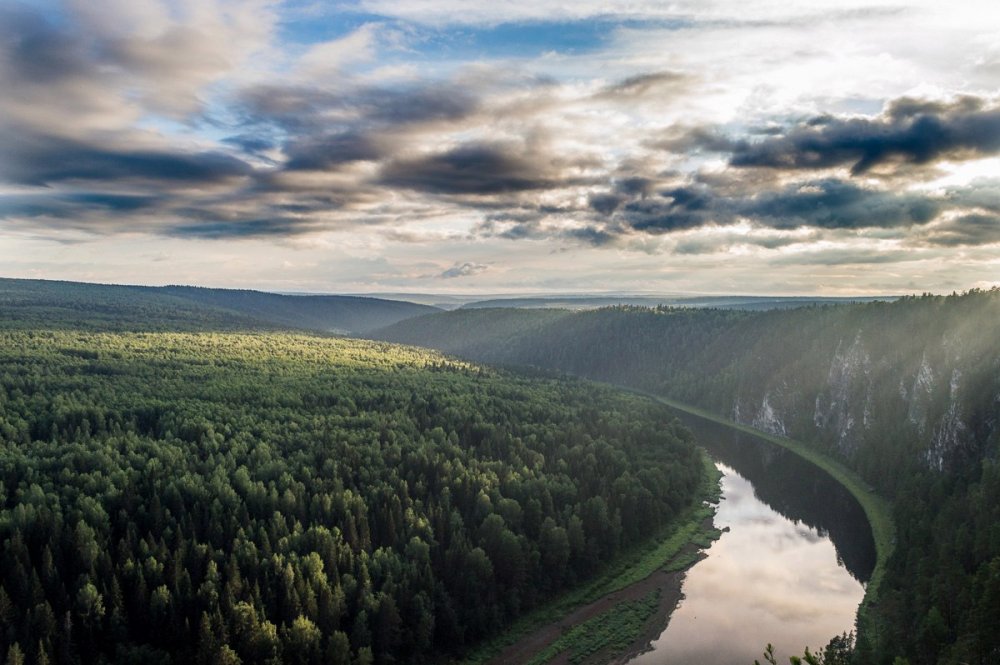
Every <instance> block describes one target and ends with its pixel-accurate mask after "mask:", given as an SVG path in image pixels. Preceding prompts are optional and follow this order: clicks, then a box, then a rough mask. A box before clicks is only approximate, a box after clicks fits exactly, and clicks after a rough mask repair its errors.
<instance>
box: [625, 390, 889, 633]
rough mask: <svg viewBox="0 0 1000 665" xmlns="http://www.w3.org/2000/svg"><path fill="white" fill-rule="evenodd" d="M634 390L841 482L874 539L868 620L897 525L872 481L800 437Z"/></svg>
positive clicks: (864, 614)
mask: <svg viewBox="0 0 1000 665" xmlns="http://www.w3.org/2000/svg"><path fill="white" fill-rule="evenodd" d="M633 392H636V393H638V394H641V395H645V396H647V397H650V398H652V399H655V400H657V401H659V402H661V403H663V404H666V405H667V406H669V407H671V408H673V409H677V410H678V411H683V412H685V413H688V414H691V415H694V416H697V417H699V418H704V419H705V420H709V421H711V422H714V423H718V424H720V425H725V426H727V427H731V428H734V429H737V430H740V431H741V432H745V433H747V434H749V435H751V436H755V437H757V438H760V439H763V440H765V441H769V442H771V443H773V444H775V445H778V446H781V447H782V448H785V449H787V450H790V451H791V452H793V453H795V454H796V455H798V456H799V457H801V458H803V459H805V460H806V461H808V462H810V463H812V464H814V465H815V466H817V467H819V468H820V469H823V470H824V471H826V472H827V473H828V474H829V475H830V476H831V477H833V478H834V479H835V480H836V481H837V482H839V483H840V484H841V485H843V486H844V487H845V488H846V489H847V490H848V491H849V492H850V493H851V495H852V496H854V498H855V499H857V501H858V503H859V504H860V505H861V508H862V509H863V510H864V511H865V516H866V517H867V518H868V523H869V525H870V526H871V530H872V539H873V540H874V541H875V568H874V570H873V571H872V575H871V579H870V580H869V581H868V584H867V585H866V586H865V596H864V599H863V600H862V601H861V606H860V607H859V608H858V623H859V624H860V625H862V626H866V625H868V623H869V622H870V621H871V617H869V615H868V612H869V610H870V608H872V607H873V606H874V605H875V604H876V603H877V601H878V591H879V587H880V586H881V583H882V578H883V576H884V574H885V567H886V563H887V562H888V560H889V557H890V556H891V555H892V551H893V549H894V547H895V543H896V528H895V523H894V522H893V519H892V510H891V508H890V505H889V502H888V501H886V500H885V499H884V498H882V497H881V496H879V495H878V494H876V493H875V490H874V489H873V488H872V487H871V485H869V484H868V483H866V482H865V481H864V479H862V478H861V476H859V475H858V474H857V473H855V472H854V471H852V470H851V469H849V468H847V467H846V466H844V465H843V464H842V463H840V462H839V461H837V460H835V459H833V458H832V457H830V456H828V455H826V454H824V453H822V452H820V451H818V450H816V449H814V448H811V447H810V446H807V445H806V444H804V443H802V442H800V441H796V440H794V439H789V438H786V437H781V436H775V435H773V434H768V433H766V432H762V431H760V430H758V429H754V428H753V427H750V426H748V425H743V424H742V423H737V422H735V421H732V420H729V419H728V418H723V417H721V416H719V415H716V414H714V413H712V412H710V411H706V410H705V409H701V408H699V407H696V406H692V405H690V404H685V403H683V402H678V401H677V400H673V399H670V398H667V397H663V396H660V395H655V394H652V393H647V392H644V391H640V390H634V391H633Z"/></svg>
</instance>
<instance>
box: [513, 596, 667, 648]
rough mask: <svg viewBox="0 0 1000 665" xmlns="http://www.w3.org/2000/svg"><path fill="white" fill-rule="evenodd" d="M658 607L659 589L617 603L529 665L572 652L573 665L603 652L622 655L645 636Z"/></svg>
mask: <svg viewBox="0 0 1000 665" xmlns="http://www.w3.org/2000/svg"><path fill="white" fill-rule="evenodd" d="M659 605H660V590H659V589H654V590H653V591H651V592H649V593H648V594H647V595H646V596H645V597H644V598H641V599H639V600H627V601H623V602H621V603H618V604H617V605H615V606H614V607H613V608H611V609H610V610H608V611H607V612H604V613H603V614H600V615H598V616H596V617H594V618H592V619H589V620H587V621H585V622H583V623H581V624H580V625H578V626H574V627H573V628H571V629H570V630H568V631H567V632H566V633H565V634H563V635H562V636H560V637H559V639H557V640H556V641H555V642H553V643H552V644H550V645H549V646H547V647H546V648H545V649H544V650H542V651H540V652H539V653H538V654H537V655H536V656H535V657H534V658H532V659H531V660H529V661H528V665H544V663H547V662H549V661H550V660H552V659H553V658H555V657H556V656H558V655H559V654H561V653H563V652H569V662H571V663H573V664H574V665H579V663H582V662H583V661H585V660H587V659H588V658H590V657H592V656H594V655H596V654H599V653H602V652H603V653H606V654H608V653H610V654H617V653H621V652H623V651H625V650H626V649H627V648H628V646H629V645H630V644H632V642H634V641H635V640H636V639H637V638H638V637H639V635H641V634H642V630H643V628H644V627H645V626H646V623H647V622H648V621H649V619H650V618H651V617H652V616H653V615H654V614H656V611H657V609H658V608H659Z"/></svg>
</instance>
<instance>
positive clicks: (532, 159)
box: [381, 143, 560, 195]
mask: <svg viewBox="0 0 1000 665" xmlns="http://www.w3.org/2000/svg"><path fill="white" fill-rule="evenodd" d="M541 161H542V159H541V156H540V155H531V154H528V152H527V151H525V150H520V149H517V148H512V147H510V146H503V145H496V144H479V143H471V144H467V145H463V146H460V147H458V148H455V149H453V150H449V151H448V152H444V153H439V154H436V155H429V156H426V157H416V158H412V159H403V160H397V161H393V162H390V163H389V164H387V165H386V167H385V168H384V169H383V171H382V177H381V182H382V184H384V185H388V186H390V187H403V188H406V189H414V190H419V191H424V192H430V193H434V194H456V195H463V194H465V195H490V194H505V193H516V192H526V191H531V190H539V189H549V188H553V187H557V186H560V182H559V180H558V174H556V173H546V172H545V171H544V170H543V169H542V166H541V164H540V162H541Z"/></svg>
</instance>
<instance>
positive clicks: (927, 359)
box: [376, 289, 1000, 664]
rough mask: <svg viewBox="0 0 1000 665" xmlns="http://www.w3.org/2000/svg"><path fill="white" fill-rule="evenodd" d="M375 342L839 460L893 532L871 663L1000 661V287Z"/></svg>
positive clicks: (479, 325) (861, 643)
mask: <svg viewBox="0 0 1000 665" xmlns="http://www.w3.org/2000/svg"><path fill="white" fill-rule="evenodd" d="M376 336H377V337H380V338H382V339H389V340H393V341H399V342H404V343H411V344H418V345H422V346H427V347H432V348H438V349H442V350H445V351H447V352H450V353H457V354H460V355H463V356H465V357H469V358H473V359H477V360H483V361H488V362H494V363H507V364H516V365H530V366H537V367H544V368H549V369H555V370H560V371H564V372H569V373H572V374H574V375H578V376H584V377H588V378H593V379H599V380H603V381H609V382H614V383H619V384H621V385H625V386H630V387H634V388H638V389H641V390H645V391H650V392H653V393H657V394H660V395H664V396H667V397H671V398H673V399H676V400H679V401H682V402H687V403H689V404H694V405H697V406H699V407H702V408H705V409H708V410H710V411H713V412H715V413H717V414H720V415H722V416H725V417H727V418H731V419H733V420H736V421H738V422H741V423H744V424H747V425H752V426H753V427H756V428H758V429H761V430H763V431H766V432H768V433H770V434H776V435H785V436H790V437H792V438H796V439H799V440H803V441H806V442H808V443H810V444H812V445H814V446H816V447H817V448H819V449H820V450H823V451H825V452H827V453H829V454H831V455H833V456H834V457H836V458H838V459H841V460H843V461H844V462H845V463H847V464H848V465H849V466H850V467H852V468H853V469H855V470H857V471H858V472H860V473H861V474H862V476H863V477H864V478H866V479H867V481H868V482H870V483H871V484H872V485H874V486H875V487H876V488H877V489H878V491H879V492H880V493H882V494H883V495H884V496H886V497H888V498H889V499H890V500H891V501H892V503H893V511H894V517H895V521H896V523H897V539H898V541H897V545H896V548H895V554H894V555H893V557H892V559H891V560H890V561H889V565H888V567H887V572H886V576H885V578H884V584H883V588H882V589H881V593H880V594H879V600H878V604H877V605H876V607H875V608H874V610H873V613H872V614H873V616H874V618H875V623H874V624H873V629H872V630H870V631H867V632H862V634H861V635H859V639H858V648H857V661H858V662H861V663H892V662H893V661H894V660H895V658H897V657H901V658H905V659H907V660H908V661H909V662H911V663H921V664H923V663H927V664H930V663H962V662H965V663H983V664H986V663H996V662H1000V631H998V630H997V626H1000V468H998V452H1000V290H997V289H993V290H990V291H980V290H974V291H971V292H968V293H965V294H953V295H952V296H932V295H926V296H921V297H906V298H901V299H899V300H898V301H896V302H892V303H886V302H874V303H866V304H856V305H838V306H821V307H807V308H800V309H794V310H788V311H770V312H745V311H732V310H727V311H724V310H694V309H679V308H653V309H650V308H636V307H616V308H607V309H603V310H596V311H589V312H566V311H519V312H516V313H514V312H512V311H511V310H476V311H471V312H467V311H456V312H448V313H443V314H436V315H432V316H425V317H420V318H416V319H412V320H410V321H406V322H402V323H400V324H397V325H395V326H393V327H391V328H388V329H385V330H383V331H380V332H378V333H377V334H376Z"/></svg>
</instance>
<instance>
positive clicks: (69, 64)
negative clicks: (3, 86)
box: [0, 5, 91, 85]
mask: <svg viewBox="0 0 1000 665" xmlns="http://www.w3.org/2000/svg"><path fill="white" fill-rule="evenodd" d="M0 49H2V52H3V54H4V60H5V61H6V62H4V63H3V64H4V65H5V67H4V70H5V73H6V75H7V77H8V78H11V79H14V80H16V81H18V82H21V83H26V84H30V85H52V84H54V83H57V82H59V81H62V80H65V79H67V78H72V77H75V76H80V75H82V74H84V73H86V72H87V71H88V69H89V67H88V63H89V61H90V60H91V54H89V53H88V51H87V48H86V45H85V43H84V42H83V40H81V39H80V38H79V37H77V36H75V35H73V34H70V33H67V32H64V31H61V30H59V29H58V28H56V27H54V26H52V25H51V24H50V23H48V22H47V21H46V20H45V19H44V18H42V17H41V16H40V15H39V14H37V13H35V12H34V11H32V10H30V9H29V8H28V7H25V6H22V5H0Z"/></svg>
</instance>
